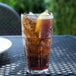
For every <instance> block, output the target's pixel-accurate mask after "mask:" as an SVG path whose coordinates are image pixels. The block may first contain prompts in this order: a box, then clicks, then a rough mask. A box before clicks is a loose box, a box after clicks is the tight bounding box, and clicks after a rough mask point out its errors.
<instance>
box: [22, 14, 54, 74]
mask: <svg viewBox="0 0 76 76" xmlns="http://www.w3.org/2000/svg"><path fill="white" fill-rule="evenodd" d="M38 16H39V15H36V14H35V15H28V14H22V15H21V25H22V36H23V43H24V51H25V57H26V58H25V59H26V62H27V72H28V73H30V74H42V73H48V72H49V59H50V50H51V44H52V32H53V19H42V20H41V19H40V20H37V18H38Z"/></svg>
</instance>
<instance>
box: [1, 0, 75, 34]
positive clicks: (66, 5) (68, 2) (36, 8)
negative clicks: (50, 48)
mask: <svg viewBox="0 0 76 76" xmlns="http://www.w3.org/2000/svg"><path fill="white" fill-rule="evenodd" d="M0 2H1V3H5V4H7V5H9V6H10V7H12V8H13V9H15V10H16V11H17V12H18V14H19V15H20V14H21V13H24V12H25V13H28V12H29V11H31V12H34V13H41V12H43V11H45V10H46V9H49V10H51V11H52V12H53V13H54V34H55V35H76V15H75V14H76V0H0Z"/></svg>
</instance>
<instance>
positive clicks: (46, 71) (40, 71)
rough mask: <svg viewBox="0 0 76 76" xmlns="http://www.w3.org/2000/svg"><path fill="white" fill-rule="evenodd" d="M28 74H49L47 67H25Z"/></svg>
mask: <svg viewBox="0 0 76 76" xmlns="http://www.w3.org/2000/svg"><path fill="white" fill-rule="evenodd" d="M27 73H28V74H50V70H49V69H44V70H31V69H27Z"/></svg>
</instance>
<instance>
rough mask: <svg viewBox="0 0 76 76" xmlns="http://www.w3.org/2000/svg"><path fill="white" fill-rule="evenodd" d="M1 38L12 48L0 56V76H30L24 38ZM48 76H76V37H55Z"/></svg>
mask: <svg viewBox="0 0 76 76" xmlns="http://www.w3.org/2000/svg"><path fill="white" fill-rule="evenodd" d="M0 37H4V38H7V39H9V40H10V41H11V42H12V46H11V48H9V49H8V50H7V51H5V52H3V53H1V54H0V76H28V74H27V73H26V60H25V59H24V48H23V43H22V37H21V36H0ZM30 76H31V75H30ZM34 76H35V75H34ZM41 76H47V75H41ZM48 76H76V36H65V35H64V36H53V43H52V49H51V60H50V75H48Z"/></svg>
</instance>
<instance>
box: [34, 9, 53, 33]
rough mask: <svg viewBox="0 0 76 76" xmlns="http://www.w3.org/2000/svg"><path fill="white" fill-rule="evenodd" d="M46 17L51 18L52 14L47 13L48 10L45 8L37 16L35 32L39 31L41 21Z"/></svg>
mask: <svg viewBox="0 0 76 76" xmlns="http://www.w3.org/2000/svg"><path fill="white" fill-rule="evenodd" d="M46 19H53V14H52V13H50V14H49V11H48V10H46V11H45V12H43V13H41V14H40V15H39V17H38V18H37V22H36V28H35V32H37V33H38V32H39V30H40V28H41V25H42V23H43V21H42V20H46Z"/></svg>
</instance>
